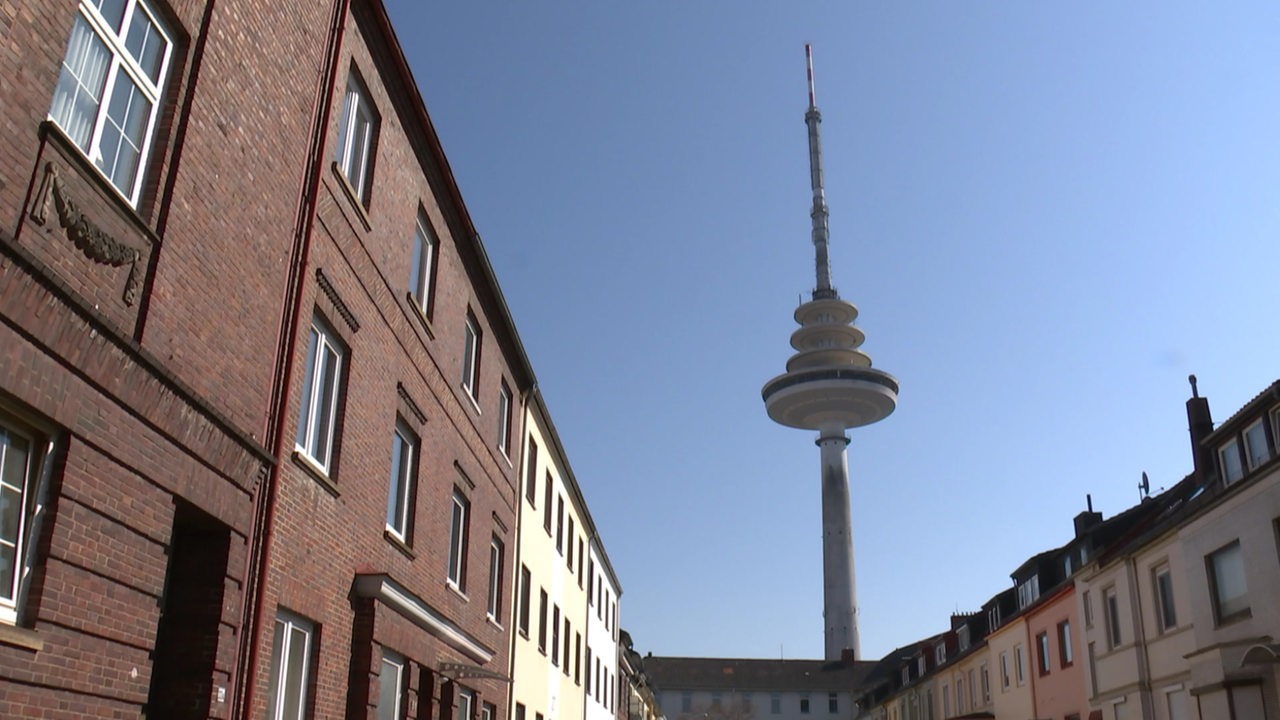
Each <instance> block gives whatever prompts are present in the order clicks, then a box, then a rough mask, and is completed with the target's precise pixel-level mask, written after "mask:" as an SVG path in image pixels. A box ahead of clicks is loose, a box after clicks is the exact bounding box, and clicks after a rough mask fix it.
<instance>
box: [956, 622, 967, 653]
mask: <svg viewBox="0 0 1280 720" xmlns="http://www.w3.org/2000/svg"><path fill="white" fill-rule="evenodd" d="M956 645H957V646H958V648H957V650H958V651H959V652H964V651H965V650H968V649H969V626H968V625H961V626H960V629H958V630H956Z"/></svg>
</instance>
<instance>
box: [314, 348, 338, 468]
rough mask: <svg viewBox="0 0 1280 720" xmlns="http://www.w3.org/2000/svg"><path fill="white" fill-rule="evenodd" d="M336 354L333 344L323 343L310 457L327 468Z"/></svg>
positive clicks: (336, 363) (331, 432)
mask: <svg viewBox="0 0 1280 720" xmlns="http://www.w3.org/2000/svg"><path fill="white" fill-rule="evenodd" d="M338 362H339V359H338V354H337V353H336V352H335V351H334V349H333V346H331V345H329V344H328V343H324V345H323V346H322V347H321V355H320V380H319V382H320V387H319V389H318V390H319V391H318V397H317V400H318V401H319V403H320V406H319V407H318V408H317V409H316V426H315V435H314V437H313V439H312V444H311V446H312V448H314V451H313V452H312V457H314V458H315V459H316V460H318V461H320V464H321V465H322V466H323V467H324V468H325V469H326V470H327V469H328V468H329V457H330V452H329V450H330V446H331V445H332V442H333V411H334V406H336V405H337V402H338Z"/></svg>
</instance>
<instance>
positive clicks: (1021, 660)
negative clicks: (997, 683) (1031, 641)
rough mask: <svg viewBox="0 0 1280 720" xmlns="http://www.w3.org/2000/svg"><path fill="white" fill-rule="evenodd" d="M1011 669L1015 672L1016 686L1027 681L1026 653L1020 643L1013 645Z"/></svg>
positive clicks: (1020, 685)
mask: <svg viewBox="0 0 1280 720" xmlns="http://www.w3.org/2000/svg"><path fill="white" fill-rule="evenodd" d="M1013 670H1014V672H1015V673H1017V679H1018V687H1022V685H1024V684H1025V683H1026V682H1027V663H1026V653H1025V652H1023V650H1022V643H1018V644H1017V645H1014V646H1013Z"/></svg>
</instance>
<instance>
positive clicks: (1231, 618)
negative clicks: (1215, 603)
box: [1213, 608, 1253, 628]
mask: <svg viewBox="0 0 1280 720" xmlns="http://www.w3.org/2000/svg"><path fill="white" fill-rule="evenodd" d="M1251 617H1253V608H1245V609H1243V610H1237V611H1235V612H1233V613H1231V614H1230V615H1227V616H1226V617H1222V618H1218V620H1217V622H1215V623H1214V625H1213V626H1214V627H1215V628H1223V627H1226V626H1228V625H1234V624H1236V623H1238V622H1240V621H1241V620H1248V619H1249V618H1251Z"/></svg>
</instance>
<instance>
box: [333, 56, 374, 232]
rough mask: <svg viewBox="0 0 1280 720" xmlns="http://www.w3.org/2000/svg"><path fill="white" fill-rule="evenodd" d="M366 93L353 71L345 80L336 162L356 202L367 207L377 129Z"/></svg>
mask: <svg viewBox="0 0 1280 720" xmlns="http://www.w3.org/2000/svg"><path fill="white" fill-rule="evenodd" d="M377 122H378V121H377V118H376V117H375V116H374V113H373V105H372V104H371V103H370V102H369V92H368V91H367V90H365V88H364V84H363V83H361V82H360V78H359V77H358V76H357V75H356V73H355V71H354V70H353V71H352V72H351V74H350V75H348V76H347V96H346V99H345V100H344V101H343V103H342V122H341V124H339V125H338V156H337V157H336V158H335V162H337V163H338V169H339V170H341V171H342V174H343V175H344V176H346V178H347V182H349V183H350V184H351V189H352V190H354V191H355V193H356V198H357V199H359V200H360V203H361V204H363V205H365V206H366V207H367V206H368V204H369V170H370V158H371V157H372V155H373V136H374V131H375V128H376V127H377Z"/></svg>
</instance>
